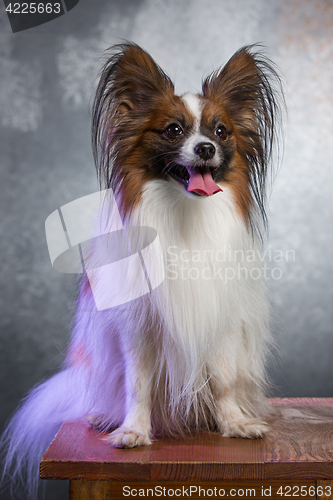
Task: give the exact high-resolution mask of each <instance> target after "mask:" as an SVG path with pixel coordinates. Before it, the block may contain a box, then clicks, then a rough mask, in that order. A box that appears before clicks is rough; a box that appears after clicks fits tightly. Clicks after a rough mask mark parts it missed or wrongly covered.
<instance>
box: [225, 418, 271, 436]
mask: <svg viewBox="0 0 333 500" xmlns="http://www.w3.org/2000/svg"><path fill="white" fill-rule="evenodd" d="M268 431H269V427H268V425H267V424H266V423H265V422H263V421H262V420H260V419H259V418H242V419H239V420H236V421H234V422H228V424H225V425H224V426H223V432H222V435H223V436H225V437H240V438H248V439H258V438H262V437H264V436H265V435H266V434H267V432H268Z"/></svg>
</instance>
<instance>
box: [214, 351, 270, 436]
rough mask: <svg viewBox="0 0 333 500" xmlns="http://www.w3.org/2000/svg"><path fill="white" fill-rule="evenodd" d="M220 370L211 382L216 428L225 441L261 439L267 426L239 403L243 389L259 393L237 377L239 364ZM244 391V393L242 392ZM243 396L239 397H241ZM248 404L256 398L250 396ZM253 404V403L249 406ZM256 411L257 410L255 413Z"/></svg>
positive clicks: (227, 365) (223, 366)
mask: <svg viewBox="0 0 333 500" xmlns="http://www.w3.org/2000/svg"><path fill="white" fill-rule="evenodd" d="M218 366H219V369H218V370H217V371H216V372H215V376H214V377H212V379H211V385H212V390H213V394H214V396H215V402H216V408H217V425H218V428H219V431H220V432H221V434H222V435H223V436H225V437H241V438H249V439H255V438H261V437H263V436H264V435H265V434H266V433H267V431H268V430H269V428H268V426H267V424H266V423H265V422H264V421H263V420H261V419H260V418H258V417H257V416H255V411H253V414H252V415H251V413H250V411H246V410H245V409H244V408H241V406H240V402H239V401H242V399H243V400H244V391H245V389H244V387H245V386H247V387H248V390H249V391H251V386H252V387H253V391H258V390H259V389H258V388H257V387H255V384H253V383H252V382H249V383H248V384H245V386H244V381H242V380H240V375H239V374H237V367H236V362H235V363H232V362H231V360H230V358H229V360H228V362H226V361H224V362H222V363H221V362H220V363H219V365H218ZM240 391H241V392H240ZM239 392H240V394H238V393H239ZM247 399H248V401H249V402H251V400H252V399H253V400H255V399H256V398H255V395H254V394H253V395H251V394H247ZM250 404H251V403H250ZM254 410H255V409H254Z"/></svg>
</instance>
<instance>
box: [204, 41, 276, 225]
mask: <svg viewBox="0 0 333 500" xmlns="http://www.w3.org/2000/svg"><path fill="white" fill-rule="evenodd" d="M258 49H260V46H258V45H251V46H247V47H243V48H242V49H240V50H239V51H237V52H236V53H235V54H234V55H233V56H232V57H231V59H229V61H228V62H227V64H226V65H225V66H224V67H223V68H222V69H220V70H218V71H215V72H214V73H212V74H211V75H210V76H208V77H207V78H206V80H205V81H204V82H203V87H202V88H203V94H204V95H205V96H207V97H210V98H212V99H215V100H218V101H219V103H220V104H222V105H223V107H224V108H225V110H226V112H227V113H228V116H229V118H230V119H231V120H232V122H233V126H234V127H233V128H234V130H233V132H234V134H235V137H236V142H237V150H238V153H239V154H240V155H241V156H242V157H243V159H244V162H247V164H248V165H249V167H250V171H251V174H252V175H251V176H250V185H251V188H252V192H253V195H254V198H255V200H256V202H257V205H258V208H259V210H260V212H261V214H262V218H263V221H264V224H266V214H265V208H264V203H265V181H266V177H267V176H266V174H267V168H268V165H269V162H270V159H271V154H272V151H273V147H274V145H275V143H277V138H278V135H279V129H280V121H281V108H280V103H281V104H282V105H284V98H283V91H282V85H281V79H280V77H279V75H278V73H277V71H276V69H275V68H274V64H273V63H272V62H271V61H270V60H269V59H268V58H267V57H265V56H264V55H263V54H262V53H261V52H260V50H258Z"/></svg>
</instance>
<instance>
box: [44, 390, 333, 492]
mask: <svg viewBox="0 0 333 500" xmlns="http://www.w3.org/2000/svg"><path fill="white" fill-rule="evenodd" d="M270 402H271V404H272V405H273V407H274V409H275V415H274V417H273V418H272V421H271V422H270V424H271V432H270V433H269V434H268V436H267V437H266V438H264V439H256V440H248V439H232V438H224V437H222V436H220V435H218V434H214V433H209V432H202V433H199V434H197V435H195V436H192V437H186V438H183V439H158V440H156V441H155V442H154V443H153V444H152V445H151V446H144V447H141V448H134V449H131V450H122V449H114V448H111V447H110V445H109V444H108V443H106V442H104V441H103V440H101V439H100V437H101V436H100V434H99V433H98V432H97V431H96V430H93V429H91V428H90V427H89V426H88V425H87V424H85V423H84V422H79V423H67V424H64V425H63V426H62V427H61V429H60V431H59V432H58V434H57V436H56V437H55V439H54V440H53V442H52V443H51V445H50V446H49V448H48V449H47V450H46V452H45V454H44V456H43V458H42V461H41V464H40V475H41V477H42V478H43V479H69V481H70V486H69V498H70V500H102V499H103V500H109V499H120V498H121V499H125V498H133V497H134V496H137V497H140V498H141V497H142V498H162V499H163V498H171V497H179V498H192V499H199V498H200V499H202V498H207V497H210V498H223V497H227V496H228V497H229V498H230V497H231V498H237V499H238V498H249V497H255V498H265V499H267V498H271V499H275V498H278V499H280V500H281V499H284V498H291V497H292V498H309V499H315V498H321V499H326V500H330V499H331V500H333V398H320V399H309V398H298V399H271V400H270Z"/></svg>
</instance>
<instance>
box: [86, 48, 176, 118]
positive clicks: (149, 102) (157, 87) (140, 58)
mask: <svg viewBox="0 0 333 500" xmlns="http://www.w3.org/2000/svg"><path fill="white" fill-rule="evenodd" d="M166 92H167V93H169V92H171V93H172V94H173V93H174V86H173V84H172V82H171V80H170V78H169V77H168V76H167V75H166V74H165V73H164V71H163V70H162V69H161V68H160V67H159V66H158V65H157V64H156V63H155V61H154V60H153V59H152V57H151V56H150V55H149V54H147V52H145V51H144V50H143V49H141V48H140V47H139V46H138V45H136V44H133V43H126V44H121V45H116V46H115V47H113V55H112V56H111V57H110V59H109V60H108V61H107V62H106V64H105V65H104V68H103V70H102V74H101V78H100V82H99V85H98V88H97V93H96V99H95V108H96V107H97V111H98V110H99V111H101V109H104V110H105V109H108V110H109V111H111V112H112V114H115V113H119V114H126V113H127V112H128V111H137V112H140V113H144V112H145V111H147V112H149V111H150V109H151V107H152V106H154V105H155V102H156V98H158V96H160V95H161V93H163V94H165V93H166Z"/></svg>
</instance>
